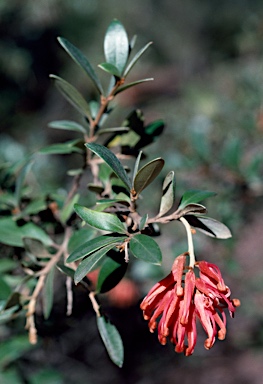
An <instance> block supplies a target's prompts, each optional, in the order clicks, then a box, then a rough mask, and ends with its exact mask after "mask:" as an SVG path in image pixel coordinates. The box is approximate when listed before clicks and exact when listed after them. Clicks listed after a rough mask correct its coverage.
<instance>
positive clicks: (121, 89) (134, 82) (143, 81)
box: [114, 77, 154, 95]
mask: <svg viewBox="0 0 263 384" xmlns="http://www.w3.org/2000/svg"><path fill="white" fill-rule="evenodd" d="M152 80H154V79H153V77H149V78H147V79H141V80H137V81H133V82H132V83H128V84H126V85H123V86H122V87H119V88H118V89H117V90H116V92H115V93H114V95H118V93H121V92H123V91H125V90H126V89H129V88H131V87H134V86H135V85H138V84H142V83H146V82H148V81H152Z"/></svg>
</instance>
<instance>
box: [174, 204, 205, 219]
mask: <svg viewBox="0 0 263 384" xmlns="http://www.w3.org/2000/svg"><path fill="white" fill-rule="evenodd" d="M176 212H177V213H178V214H180V217H182V216H185V215H193V214H197V213H198V214H200V213H203V214H204V213H206V207H205V206H203V205H201V204H188V205H187V206H186V207H184V208H183V209H178V210H177V211H176Z"/></svg>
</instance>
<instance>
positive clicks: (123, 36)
mask: <svg viewBox="0 0 263 384" xmlns="http://www.w3.org/2000/svg"><path fill="white" fill-rule="evenodd" d="M104 54H105V58H106V61H107V63H110V64H113V65H114V66H115V67H116V68H117V69H118V71H119V72H120V73H122V72H123V70H124V68H125V65H126V62H127V59H128V55H129V40H128V36H127V33H126V31H125V29H124V27H123V25H122V24H121V23H120V22H119V21H118V20H113V21H112V22H111V23H110V25H109V27H108V29H107V31H106V35H105V39H104Z"/></svg>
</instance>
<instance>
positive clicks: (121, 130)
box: [98, 127, 129, 135]
mask: <svg viewBox="0 0 263 384" xmlns="http://www.w3.org/2000/svg"><path fill="white" fill-rule="evenodd" d="M127 132H129V128H127V127H116V128H103V129H100V130H99V132H98V135H103V134H105V133H118V134H120V133H127Z"/></svg>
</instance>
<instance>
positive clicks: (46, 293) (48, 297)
mask: <svg viewBox="0 0 263 384" xmlns="http://www.w3.org/2000/svg"><path fill="white" fill-rule="evenodd" d="M54 275H55V267H52V268H51V270H50V272H49V273H48V275H47V277H46V281H45V285H44V289H43V314H44V318H45V319H46V320H47V319H48V318H49V316H50V313H51V310H52V307H53V296H54V293H53V289H54Z"/></svg>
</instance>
